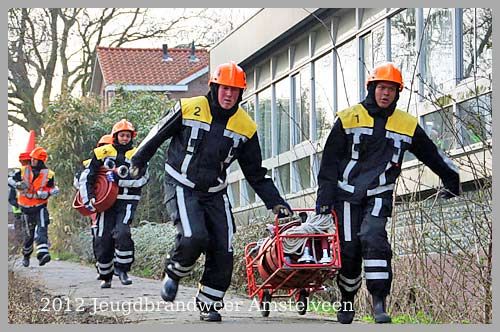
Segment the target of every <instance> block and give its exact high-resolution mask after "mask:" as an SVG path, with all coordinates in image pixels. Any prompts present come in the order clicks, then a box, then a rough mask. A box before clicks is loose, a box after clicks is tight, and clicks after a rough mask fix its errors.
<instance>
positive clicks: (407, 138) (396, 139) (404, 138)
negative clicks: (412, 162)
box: [385, 131, 412, 148]
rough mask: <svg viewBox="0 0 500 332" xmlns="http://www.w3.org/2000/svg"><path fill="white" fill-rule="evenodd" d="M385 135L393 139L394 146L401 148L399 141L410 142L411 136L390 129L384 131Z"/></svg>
mask: <svg viewBox="0 0 500 332" xmlns="http://www.w3.org/2000/svg"><path fill="white" fill-rule="evenodd" d="M385 137H387V138H391V139H392V140H393V141H394V146H395V147H396V148H401V142H405V143H408V144H411V142H412V138H411V137H410V136H406V135H401V134H397V133H395V132H392V131H386V133H385Z"/></svg>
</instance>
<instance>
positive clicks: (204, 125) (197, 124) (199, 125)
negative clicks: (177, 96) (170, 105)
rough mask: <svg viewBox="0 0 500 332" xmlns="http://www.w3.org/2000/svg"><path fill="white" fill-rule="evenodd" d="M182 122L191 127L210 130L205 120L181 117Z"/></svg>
mask: <svg viewBox="0 0 500 332" xmlns="http://www.w3.org/2000/svg"><path fill="white" fill-rule="evenodd" d="M182 124H183V125H185V126H188V127H191V128H197V129H202V130H204V131H210V125H209V124H208V123H205V122H201V121H197V120H189V119H182Z"/></svg>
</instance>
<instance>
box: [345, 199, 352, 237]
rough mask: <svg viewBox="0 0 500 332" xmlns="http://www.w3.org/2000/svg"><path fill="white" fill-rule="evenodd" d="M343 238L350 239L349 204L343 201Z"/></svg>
mask: <svg viewBox="0 0 500 332" xmlns="http://www.w3.org/2000/svg"><path fill="white" fill-rule="evenodd" d="M344 240H345V241H351V204H350V203H349V202H347V201H344Z"/></svg>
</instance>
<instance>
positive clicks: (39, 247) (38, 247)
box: [36, 243, 49, 249]
mask: <svg viewBox="0 0 500 332" xmlns="http://www.w3.org/2000/svg"><path fill="white" fill-rule="evenodd" d="M36 247H37V249H41V248H48V247H49V245H48V244H47V243H40V244H37V245H36Z"/></svg>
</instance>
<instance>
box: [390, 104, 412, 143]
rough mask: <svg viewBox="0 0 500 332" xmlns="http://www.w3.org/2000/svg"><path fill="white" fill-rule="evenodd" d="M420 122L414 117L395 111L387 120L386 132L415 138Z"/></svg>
mask: <svg viewBox="0 0 500 332" xmlns="http://www.w3.org/2000/svg"><path fill="white" fill-rule="evenodd" d="M417 124H418V120H417V118H416V117H414V116H413V115H411V114H409V113H407V112H403V111H401V110H398V109H395V110H394V113H392V115H391V116H390V117H389V118H388V119H387V123H386V125H385V129H386V130H390V131H392V132H395V133H398V134H403V135H406V136H410V137H413V134H414V133H415V129H416V128H417Z"/></svg>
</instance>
